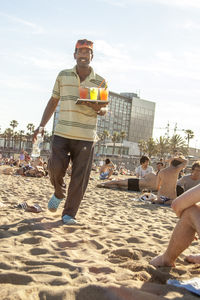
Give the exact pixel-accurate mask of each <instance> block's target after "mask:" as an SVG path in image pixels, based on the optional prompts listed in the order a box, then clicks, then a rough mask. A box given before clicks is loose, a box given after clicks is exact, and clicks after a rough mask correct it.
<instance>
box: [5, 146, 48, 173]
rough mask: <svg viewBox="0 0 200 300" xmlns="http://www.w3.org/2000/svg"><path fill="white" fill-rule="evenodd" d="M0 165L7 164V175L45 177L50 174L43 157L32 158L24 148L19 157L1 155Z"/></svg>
mask: <svg viewBox="0 0 200 300" xmlns="http://www.w3.org/2000/svg"><path fill="white" fill-rule="evenodd" d="M0 165H1V166H5V168H4V169H3V173H4V174H6V175H11V174H13V175H22V176H28V177H43V176H47V175H48V170H47V162H46V161H45V160H43V158H42V157H37V158H34V159H33V158H32V157H31V156H30V155H29V154H28V153H27V152H26V151H24V150H23V149H22V151H21V153H20V155H19V157H18V158H17V159H14V158H13V157H12V156H11V157H9V158H8V157H3V156H2V155H1V156H0Z"/></svg>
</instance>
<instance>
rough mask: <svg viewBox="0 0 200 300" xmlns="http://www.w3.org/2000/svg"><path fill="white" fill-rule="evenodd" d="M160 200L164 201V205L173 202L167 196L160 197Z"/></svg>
mask: <svg viewBox="0 0 200 300" xmlns="http://www.w3.org/2000/svg"><path fill="white" fill-rule="evenodd" d="M160 199H161V200H162V201H163V203H165V202H166V201H169V200H171V199H170V198H168V197H166V196H160Z"/></svg>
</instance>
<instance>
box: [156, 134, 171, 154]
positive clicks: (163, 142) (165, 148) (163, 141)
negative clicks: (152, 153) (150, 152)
mask: <svg viewBox="0 0 200 300" xmlns="http://www.w3.org/2000/svg"><path fill="white" fill-rule="evenodd" d="M156 150H157V154H158V155H159V156H160V158H164V156H165V154H167V153H169V138H168V137H165V136H160V137H159V139H157V140H156Z"/></svg>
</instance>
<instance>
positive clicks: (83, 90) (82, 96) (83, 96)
mask: <svg viewBox="0 0 200 300" xmlns="http://www.w3.org/2000/svg"><path fill="white" fill-rule="evenodd" d="M79 94H80V99H88V88H86V87H84V86H80V87H79Z"/></svg>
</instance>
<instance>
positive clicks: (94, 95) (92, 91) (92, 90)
mask: <svg viewBox="0 0 200 300" xmlns="http://www.w3.org/2000/svg"><path fill="white" fill-rule="evenodd" d="M97 97H98V88H95V87H92V88H90V99H91V100H97Z"/></svg>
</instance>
